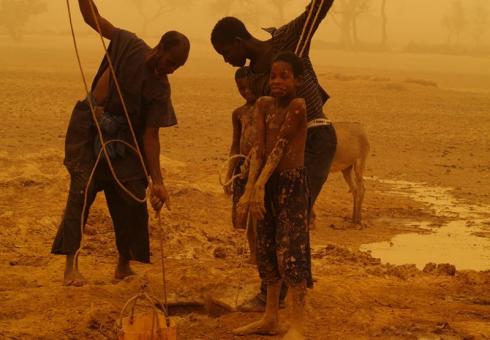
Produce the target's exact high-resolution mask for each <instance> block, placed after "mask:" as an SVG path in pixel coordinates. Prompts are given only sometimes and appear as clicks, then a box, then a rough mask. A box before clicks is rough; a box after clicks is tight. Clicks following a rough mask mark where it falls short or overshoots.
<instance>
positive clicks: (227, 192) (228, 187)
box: [223, 183, 233, 196]
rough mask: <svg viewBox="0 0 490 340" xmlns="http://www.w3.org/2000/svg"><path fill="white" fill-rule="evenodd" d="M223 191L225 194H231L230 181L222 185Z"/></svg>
mask: <svg viewBox="0 0 490 340" xmlns="http://www.w3.org/2000/svg"><path fill="white" fill-rule="evenodd" d="M223 191H224V192H225V195H227V196H231V195H232V194H233V188H232V183H230V184H228V185H223Z"/></svg>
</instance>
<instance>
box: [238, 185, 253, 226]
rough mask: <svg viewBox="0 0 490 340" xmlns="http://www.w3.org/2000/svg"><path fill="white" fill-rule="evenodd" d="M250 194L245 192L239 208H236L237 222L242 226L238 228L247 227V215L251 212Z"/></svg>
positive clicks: (239, 202)
mask: <svg viewBox="0 0 490 340" xmlns="http://www.w3.org/2000/svg"><path fill="white" fill-rule="evenodd" d="M250 196H251V195H250V194H249V193H247V192H245V193H244V194H243V195H242V197H241V198H240V200H239V201H238V204H237V207H236V213H237V221H239V222H238V223H239V224H240V225H238V226H237V227H238V228H246V226H247V215H248V212H249V207H250Z"/></svg>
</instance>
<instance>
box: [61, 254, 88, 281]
mask: <svg viewBox="0 0 490 340" xmlns="http://www.w3.org/2000/svg"><path fill="white" fill-rule="evenodd" d="M86 282H87V280H86V279H85V277H83V275H82V274H80V272H79V271H78V260H75V254H70V255H67V256H66V263H65V273H64V276H63V285H65V286H75V287H81V286H83V285H84V284H85V283H86Z"/></svg>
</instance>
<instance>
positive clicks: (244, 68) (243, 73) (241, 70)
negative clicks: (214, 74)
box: [235, 66, 250, 80]
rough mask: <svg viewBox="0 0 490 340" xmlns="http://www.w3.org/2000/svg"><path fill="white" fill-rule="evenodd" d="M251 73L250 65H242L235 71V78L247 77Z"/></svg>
mask: <svg viewBox="0 0 490 340" xmlns="http://www.w3.org/2000/svg"><path fill="white" fill-rule="evenodd" d="M249 73H250V68H249V67H248V66H242V67H240V68H239V69H238V70H236V72H235V80H238V79H242V78H247V77H248V74H249Z"/></svg>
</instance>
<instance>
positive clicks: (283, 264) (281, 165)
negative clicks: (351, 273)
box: [234, 52, 311, 339]
mask: <svg viewBox="0 0 490 340" xmlns="http://www.w3.org/2000/svg"><path fill="white" fill-rule="evenodd" d="M303 70H304V67H303V63H302V61H301V59H300V58H298V57H297V56H296V55H295V54H294V53H292V52H281V53H279V54H278V55H277V56H276V57H275V58H274V60H273V63H272V68H271V73H270V78H269V86H270V89H271V92H270V93H271V97H261V98H259V99H258V100H257V104H256V110H255V112H256V115H257V124H256V125H257V138H256V146H255V148H256V150H257V154H258V155H259V157H255V158H253V159H252V162H251V165H250V173H251V177H250V179H249V181H250V180H252V178H253V175H252V174H254V173H257V169H260V167H261V164H260V158H261V157H260V154H261V153H262V154H263V156H264V159H265V160H266V161H265V165H264V167H263V169H262V170H261V171H260V175H259V176H258V178H257V180H256V181H255V184H254V186H253V189H252V191H249V192H247V191H246V192H245V193H244V195H243V197H242V200H241V201H240V206H239V209H240V210H242V209H245V210H246V209H247V207H248V209H249V211H250V214H251V215H252V216H253V217H254V218H256V219H257V267H258V270H259V273H260V277H261V279H262V280H263V281H264V282H265V283H266V284H267V301H266V309H265V314H264V315H263V317H262V319H261V320H260V321H257V322H254V323H252V324H250V325H248V326H245V327H242V328H239V329H236V330H235V331H234V333H235V334H236V335H248V334H275V333H276V332H277V326H278V310H279V293H280V287H281V282H282V281H283V280H284V281H285V282H286V283H287V285H288V286H289V287H290V288H291V289H290V297H291V299H290V301H291V306H290V308H292V313H291V327H290V329H289V331H288V332H287V334H286V336H285V337H284V339H303V335H302V334H303V314H304V305H305V296H306V287H307V285H311V258H310V247H309V237H308V211H309V200H310V195H309V190H308V185H307V179H306V173H305V168H304V151H305V143H306V104H305V101H304V99H302V98H297V97H296V93H297V89H298V87H299V86H300V85H301V81H302V75H303V72H304V71H303Z"/></svg>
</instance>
